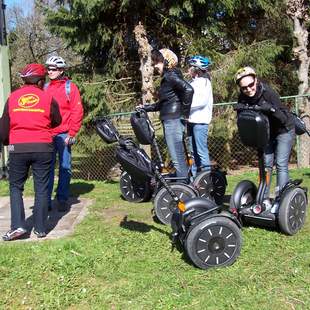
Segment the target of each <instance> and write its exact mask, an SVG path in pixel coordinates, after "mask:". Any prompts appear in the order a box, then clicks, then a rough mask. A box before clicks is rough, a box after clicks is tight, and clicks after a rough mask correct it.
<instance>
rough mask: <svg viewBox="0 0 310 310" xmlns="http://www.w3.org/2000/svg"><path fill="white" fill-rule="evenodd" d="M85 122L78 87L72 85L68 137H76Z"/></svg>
mask: <svg viewBox="0 0 310 310" xmlns="http://www.w3.org/2000/svg"><path fill="white" fill-rule="evenodd" d="M82 120H83V105H82V100H81V96H80V92H79V90H78V88H77V86H76V85H75V84H73V83H71V92H70V127H69V132H68V135H69V136H70V137H75V136H76V134H77V133H78V131H79V130H80V128H81V125H82Z"/></svg>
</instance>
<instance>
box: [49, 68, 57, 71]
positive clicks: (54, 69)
mask: <svg viewBox="0 0 310 310" xmlns="http://www.w3.org/2000/svg"><path fill="white" fill-rule="evenodd" d="M47 71H58V69H57V68H47Z"/></svg>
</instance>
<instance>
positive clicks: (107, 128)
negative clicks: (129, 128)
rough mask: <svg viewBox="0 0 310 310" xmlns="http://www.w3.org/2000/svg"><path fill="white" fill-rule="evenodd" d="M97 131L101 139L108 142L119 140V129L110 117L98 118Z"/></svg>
mask: <svg viewBox="0 0 310 310" xmlns="http://www.w3.org/2000/svg"><path fill="white" fill-rule="evenodd" d="M96 131H97V133H98V135H99V136H100V137H101V139H102V140H103V141H104V142H106V143H113V142H116V141H117V138H118V133H117V130H116V128H115V127H114V125H113V124H112V122H111V120H109V119H108V118H105V117H103V118H100V119H97V121H96Z"/></svg>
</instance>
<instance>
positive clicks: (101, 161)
mask: <svg viewBox="0 0 310 310" xmlns="http://www.w3.org/2000/svg"><path fill="white" fill-rule="evenodd" d="M303 97H305V96H291V97H282V98H281V99H282V102H283V103H284V104H286V105H287V106H288V107H289V108H290V109H291V111H298V105H299V104H300V99H303ZM234 104H235V102H228V103H220V104H215V105H214V108H213V118H212V122H211V124H210V126H209V138H208V145H209V153H210V158H211V160H212V164H214V165H218V166H220V167H221V168H222V169H224V170H226V171H227V172H228V173H234V172H236V171H239V170H240V169H247V170H249V169H251V168H253V169H254V168H256V167H257V165H258V161H257V153H256V151H255V150H254V149H252V148H248V147H245V146H244V145H243V144H242V143H241V141H240V139H239V135H238V131H237V124H236V113H235V112H234V110H233V105H234ZM152 114H155V115H150V116H151V119H152V123H153V126H154V128H155V132H156V140H157V142H158V145H159V148H160V151H161V154H162V156H163V159H164V161H165V162H166V163H167V162H169V155H168V152H167V148H166V144H165V140H164V137H163V131H162V127H161V123H160V121H159V119H158V115H156V113H152ZM130 115H131V113H130V112H125V113H114V114H110V115H109V117H110V119H111V120H112V122H113V123H114V125H115V126H116V128H117V129H118V131H119V133H120V134H121V135H122V136H125V137H132V138H134V133H133V131H132V128H131V125H130ZM86 132H87V134H86V135H84V136H83V137H80V139H79V142H78V143H77V145H75V146H74V148H73V177H74V178H79V179H87V180H111V179H112V180H115V179H117V178H118V177H119V175H120V173H121V170H120V167H119V165H118V163H117V161H116V159H115V156H114V154H115V147H116V145H117V144H112V145H110V144H106V143H105V142H104V141H103V140H101V139H100V138H99V136H98V135H97V134H96V130H95V124H93V126H89V128H88V129H87V131H86ZM299 139H300V138H299V137H297V143H296V144H295V146H294V150H293V152H292V154H291V158H290V163H291V164H297V163H298V162H297V161H298V158H299V156H300V154H301V153H302V152H306V151H307V150H304V149H302V148H301V145H300V143H299ZM79 144H83V146H82V145H81V147H79ZM88 144H89V145H91V147H89V146H87V145H88ZM81 149H86V151H83V152H81ZM149 152H150V153H151V156H152V157H153V156H155V152H154V150H150V151H149Z"/></svg>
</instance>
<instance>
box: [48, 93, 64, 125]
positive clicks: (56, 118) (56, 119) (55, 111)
mask: <svg viewBox="0 0 310 310" xmlns="http://www.w3.org/2000/svg"><path fill="white" fill-rule="evenodd" d="M50 119H51V127H52V128H55V127H57V126H59V125H60V124H61V120H62V117H61V114H60V111H59V105H58V102H57V101H56V100H55V99H54V98H52V102H51V111H50Z"/></svg>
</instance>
